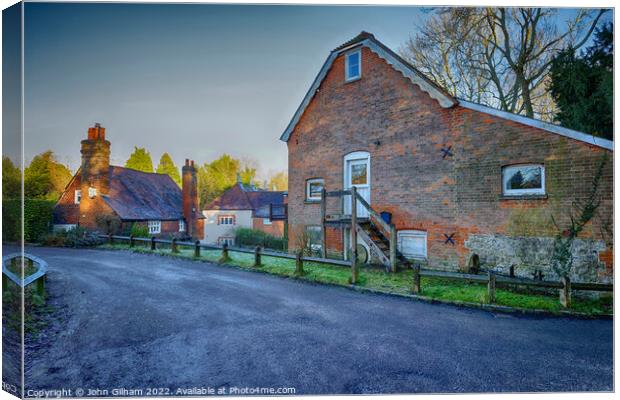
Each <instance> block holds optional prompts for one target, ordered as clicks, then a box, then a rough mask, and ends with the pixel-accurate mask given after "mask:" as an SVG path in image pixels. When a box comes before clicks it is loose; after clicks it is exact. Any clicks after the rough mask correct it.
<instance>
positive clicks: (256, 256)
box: [254, 246, 262, 267]
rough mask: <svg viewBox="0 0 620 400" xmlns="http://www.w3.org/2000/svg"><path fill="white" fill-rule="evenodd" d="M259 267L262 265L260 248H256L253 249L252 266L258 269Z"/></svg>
mask: <svg viewBox="0 0 620 400" xmlns="http://www.w3.org/2000/svg"><path fill="white" fill-rule="evenodd" d="M261 265H262V263H261V259H260V246H256V248H255V249H254V266H255V267H260V266H261Z"/></svg>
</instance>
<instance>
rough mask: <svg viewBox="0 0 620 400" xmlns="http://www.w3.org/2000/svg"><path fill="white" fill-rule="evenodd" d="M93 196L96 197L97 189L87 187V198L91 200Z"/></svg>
mask: <svg viewBox="0 0 620 400" xmlns="http://www.w3.org/2000/svg"><path fill="white" fill-rule="evenodd" d="M95 196H97V189H96V188H94V187H89V188H88V197H90V198H91V199H92V198H94V197H95Z"/></svg>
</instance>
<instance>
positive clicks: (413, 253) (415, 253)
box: [397, 230, 427, 258]
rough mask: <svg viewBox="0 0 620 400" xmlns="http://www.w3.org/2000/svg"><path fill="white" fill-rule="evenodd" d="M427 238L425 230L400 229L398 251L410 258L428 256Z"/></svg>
mask: <svg viewBox="0 0 620 400" xmlns="http://www.w3.org/2000/svg"><path fill="white" fill-rule="evenodd" d="M426 238H427V237H426V232H424V231H416V230H406V231H398V234H397V239H398V251H400V252H401V253H402V254H403V255H404V256H405V257H408V258H426V255H427V249H426V242H427V241H426Z"/></svg>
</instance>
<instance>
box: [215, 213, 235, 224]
mask: <svg viewBox="0 0 620 400" xmlns="http://www.w3.org/2000/svg"><path fill="white" fill-rule="evenodd" d="M217 224H218V225H234V224H235V217H234V216H232V215H220V216H219V217H218V219H217Z"/></svg>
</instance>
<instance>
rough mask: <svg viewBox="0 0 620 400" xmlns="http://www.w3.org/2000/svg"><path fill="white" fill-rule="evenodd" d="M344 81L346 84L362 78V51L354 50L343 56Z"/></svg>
mask: <svg viewBox="0 0 620 400" xmlns="http://www.w3.org/2000/svg"><path fill="white" fill-rule="evenodd" d="M344 70H345V80H346V81H347V82H350V81H353V80H356V79H359V78H360V77H361V76H362V51H361V50H356V51H352V52H351V53H347V55H346V56H345V69H344Z"/></svg>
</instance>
